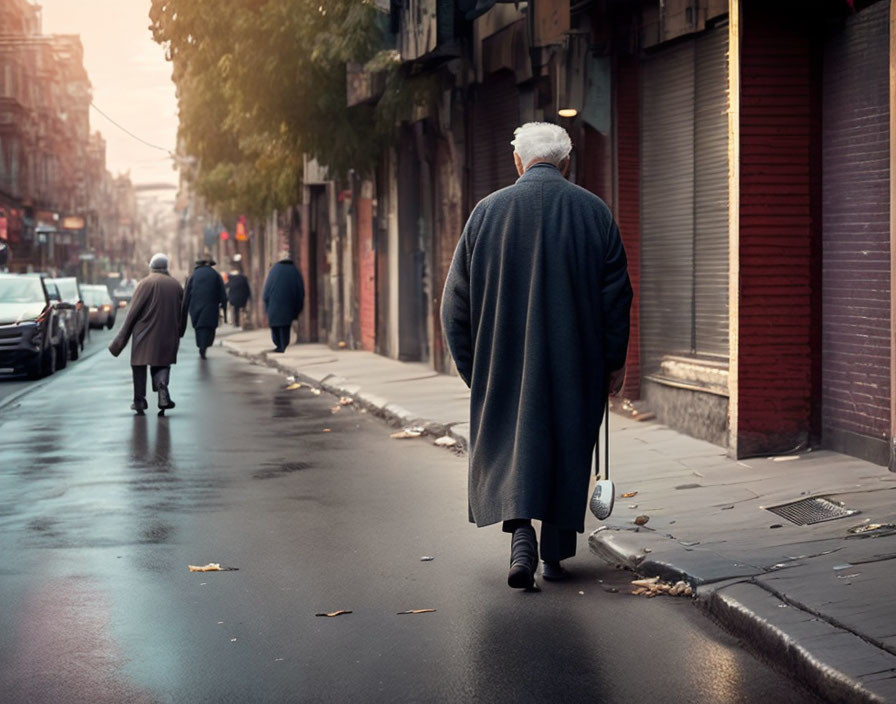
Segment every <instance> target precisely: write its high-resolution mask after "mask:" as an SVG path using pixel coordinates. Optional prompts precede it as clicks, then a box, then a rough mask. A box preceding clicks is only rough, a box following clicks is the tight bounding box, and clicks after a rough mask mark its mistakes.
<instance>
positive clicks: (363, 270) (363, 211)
mask: <svg viewBox="0 0 896 704" xmlns="http://www.w3.org/2000/svg"><path fill="white" fill-rule="evenodd" d="M357 208H358V259H359V266H358V297H359V300H360V306H359V308H360V316H361V349H363V350H368V351H370V352H373V351H374V349H375V348H376V250H374V248H373V199H372V198H364V197H360V198H358V202H357Z"/></svg>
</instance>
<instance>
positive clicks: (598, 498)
mask: <svg viewBox="0 0 896 704" xmlns="http://www.w3.org/2000/svg"><path fill="white" fill-rule="evenodd" d="M603 426H604V478H603V479H601V478H600V431H599V430H598V433H597V442H596V443H595V445H594V467H595V469H594V474H595V476H596V477H597V483H596V484H595V485H594V492H593V493H592V494H591V502H590V503H589V506H590V507H591V513H593V514H594V515H595V516H596V517H597V519H598V520H601V521H603V520H605V519H607V518H609V517H610V514H611V513H613V503H614V502H615V500H616V487H614V486H613V482H612V481H611V480H610V397H609V396H608V397H607V400H606V402H605V405H604V422H603Z"/></svg>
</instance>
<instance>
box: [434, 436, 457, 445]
mask: <svg viewBox="0 0 896 704" xmlns="http://www.w3.org/2000/svg"><path fill="white" fill-rule="evenodd" d="M433 445H438V446H439V447H454V446H455V445H457V440H455V439H454V438H452V437H451V436H450V435H443V436H442V437H440V438H439V439H438V440H436V441H435V442H434V443H433Z"/></svg>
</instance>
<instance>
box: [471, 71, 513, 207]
mask: <svg viewBox="0 0 896 704" xmlns="http://www.w3.org/2000/svg"><path fill="white" fill-rule="evenodd" d="M475 100H476V102H475V104H474V109H473V115H474V116H475V118H474V121H473V125H472V131H473V163H472V164H471V165H470V166H471V171H472V178H471V180H472V188H473V193H472V196H473V205H475V204H476V203H478V202H479V201H480V200H482V199H483V198H485V197H486V196H487V195H488V194H489V193H492V192H493V191H496V190H498V189H499V188H504V187H505V186H509V185H510V184H512V183H513V182H514V181H516V179H517V173H516V167H515V166H514V164H513V146H512V145H511V144H510V142H511V140H512V139H513V131H514V130H515V129H516V128H517V127H519V126H520V101H519V93H518V92H517V89H516V82H515V81H514V76H513V73H512V72H510V71H499V72H498V73H495V74H492V75H490V76H487V77H486V79H485V81H484V82H483V83H482V85H480V86H479V87H478V89H477V91H476V97H475Z"/></svg>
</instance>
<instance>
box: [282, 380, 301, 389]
mask: <svg viewBox="0 0 896 704" xmlns="http://www.w3.org/2000/svg"><path fill="white" fill-rule="evenodd" d="M302 386H303V385H302V384H300V383H298V382H293V383H292V384H290V385H289V386H287V387H286V389H284V391H295V390H296V389H301V388H302Z"/></svg>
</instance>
